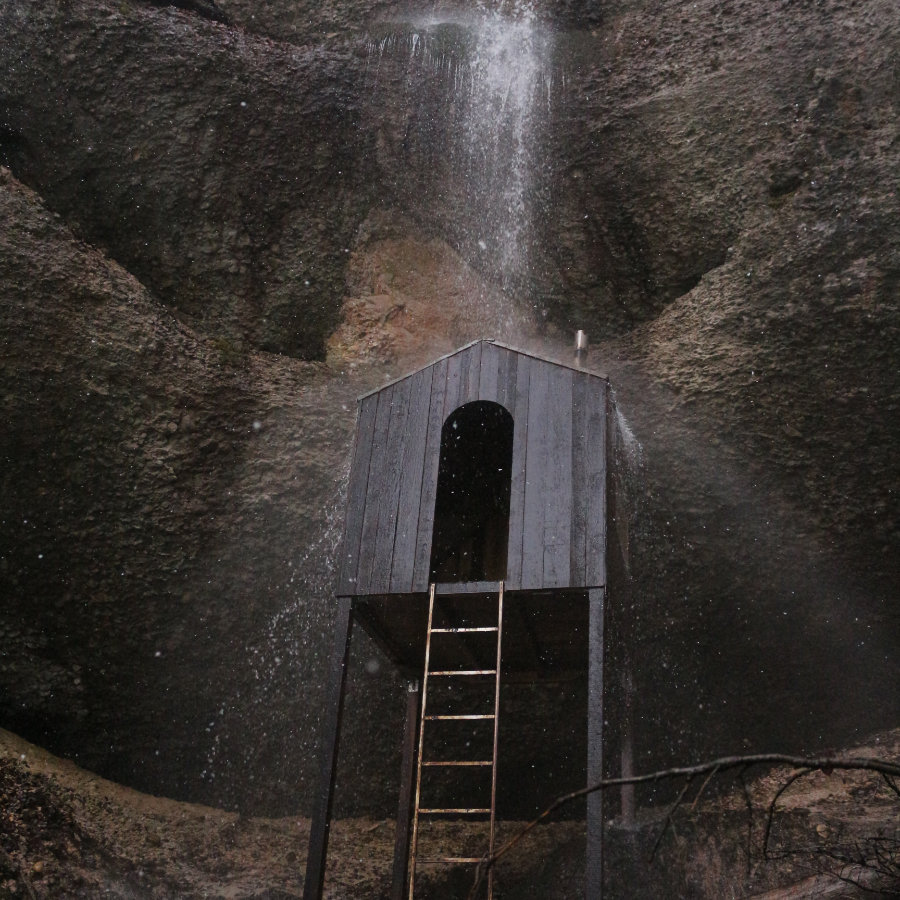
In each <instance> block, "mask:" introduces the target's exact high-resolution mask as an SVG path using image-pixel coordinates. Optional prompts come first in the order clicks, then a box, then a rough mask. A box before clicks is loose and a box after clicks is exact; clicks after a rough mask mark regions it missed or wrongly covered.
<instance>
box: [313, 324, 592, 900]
mask: <svg viewBox="0 0 900 900" xmlns="http://www.w3.org/2000/svg"><path fill="white" fill-rule="evenodd" d="M609 402H610V401H609V384H608V381H607V379H606V378H604V377H601V376H598V375H595V374H593V373H591V372H587V371H583V370H581V369H578V368H575V367H572V366H567V365H563V364H560V363H557V362H552V361H550V360H546V359H542V358H540V357H538V356H535V355H533V354H531V353H526V352H523V351H520V350H516V349H513V348H511V347H507V346H504V345H502V344H499V343H497V342H494V341H487V340H480V341H476V342H474V343H471V344H469V345H467V346H465V347H462V348H461V349H459V350H457V351H455V352H454V353H451V354H449V355H448V356H445V357H443V358H441V359H438V360H436V361H435V362H433V363H432V364H431V365H428V366H426V367H425V368H423V369H420V370H419V371H417V372H414V373H412V374H410V375H407V376H406V377H404V378H400V379H398V380H397V381H394V382H392V383H390V384H387V385H385V386H383V387H381V388H379V389H377V390H375V391H373V392H372V393H370V394H368V395H366V396H364V397H362V398H361V399H360V401H359V410H358V420H357V429H356V440H355V446H354V451H353V458H352V463H351V470H350V480H349V487H348V495H347V512H346V519H345V526H344V535H343V541H342V549H341V556H340V576H339V583H338V589H337V595H338V604H339V617H338V624H337V626H336V635H335V651H334V658H333V664H332V693H333V697H332V707H331V709H330V711H329V715H328V717H326V722H325V731H326V734H325V741H324V743H325V745H326V746H325V753H324V756H323V763H322V776H321V777H322V786H321V791H320V798H319V805H318V807H317V810H316V813H315V816H314V818H315V819H316V821H315V822H314V827H313V834H312V836H311V844H310V854H309V857H308V862H307V881H306V886H305V889H306V893H304V898H305V900H314V898H318V897H320V896H321V890H322V879H323V877H324V854H325V848H326V845H327V828H328V818H329V815H330V804H331V790H332V788H331V784H332V782H333V775H334V761H335V758H336V751H337V737H338V729H339V718H340V709H341V697H342V694H343V678H344V673H345V669H346V654H347V647H348V643H349V634H350V625H351V623H352V621H353V620H354V619H356V620H358V621H359V622H360V623H361V624H362V625H363V626H364V627H365V628H366V630H367V631H368V632H369V633H370V634H371V635H372V637H373V638H374V639H375V640H376V641H377V642H378V643H379V644H380V646H381V647H382V648H383V649H384V651H385V652H386V653H387V655H388V656H389V657H390V659H391V660H392V661H393V662H394V663H395V664H396V665H397V666H398V667H400V669H401V670H402V671H404V672H405V673H406V674H407V676H408V677H409V678H410V679H415V678H418V677H420V676H421V674H422V672H423V665H424V664H425V663H424V656H425V646H426V632H427V631H428V630H429V628H430V625H429V613H428V610H429V606H428V602H429V591H430V586H431V585H434V586H435V587H434V591H435V594H436V595H439V596H440V597H446V598H449V597H453V596H456V597H459V596H461V595H465V594H477V593H482V594H484V595H485V596H487V595H488V594H489V593H490V592H491V591H496V590H497V589H498V586H499V585H500V584H501V583H502V585H503V589H504V591H505V594H506V596H507V598H508V602H507V604H506V605H505V610H506V611H505V613H504V616H503V623H502V624H503V629H502V630H503V642H504V645H503V671H504V673H505V674H504V677H506V673H518V674H519V676H520V677H525V678H533V679H540V678H541V677H542V674H546V673H552V672H554V671H555V672H556V673H557V674H558V671H559V670H560V669H577V670H580V671H583V672H585V676H584V677H587V678H588V679H589V709H588V722H587V723H586V727H587V729H588V733H589V740H588V743H589V752H588V755H589V759H588V765H587V771H588V777H589V778H599V777H600V758H601V743H602V741H601V737H602V650H603V648H602V641H603V598H604V591H605V587H606V523H607V498H606V482H607V446H608V443H609V441H608V436H607V420H608V405H609ZM538 619H539V621H540V626H539V627H536V622H537V621H538ZM497 671H498V672H499V667H498V669H497ZM498 677H499V676H498ZM498 696H499V695H498ZM411 703H412V704H413V705H412V706H410V708H409V711H408V726H407V736H406V739H405V743H406V746H407V750H408V751H409V752H407V753H406V754H405V757H404V759H405V762H404V766H405V772H408V771H410V769H411V767H412V766H413V765H414V762H413V761H412V760H413V758H414V757H415V747H414V738H415V727H414V723H413V721H412V720H414V719H415V715H416V714H415V705H414V701H411ZM422 727H424V725H423V726H422ZM404 777H405V781H404V784H405V787H404V790H405V791H407V792H408V791H409V781H408V777H406V775H405V776H404ZM599 802H600V801H599V794H595V795H592V800H591V801H590V803H589V809H588V818H589V841H588V882H589V884H588V888H587V891H588V894H587V895H588V896H590V897H592V898H597V897H599V896H600V894H599V883H600V882H599V878H600V875H599V873H600V859H599V857H600V848H599V829H600V806H599ZM404 803H405V804H406V808H407V810H408V807H409V798H408V796H407V797H405V798H401V813H400V817H399V819H398V823H399V824H398V851H397V857H396V860H395V885H394V894H393V896H395V897H398V898H399V897H400V896H404V887H403V882H404V878H405V867H406V854H407V853H408V847H405V845H404V838H403V836H402V835H401V834H400V830H401V829H402V828H405V827H407V826H406V825H405V824H404V819H403V816H404V813H403V806H404ZM317 828H318V831H319V834H318V837H317ZM407 830H408V829H407Z"/></svg>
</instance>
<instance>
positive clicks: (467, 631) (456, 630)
mask: <svg viewBox="0 0 900 900" xmlns="http://www.w3.org/2000/svg"><path fill="white" fill-rule="evenodd" d="M496 630H497V626H496V625H495V626H494V627H493V628H432V629H431V633H432V634H471V633H472V632H473V631H496Z"/></svg>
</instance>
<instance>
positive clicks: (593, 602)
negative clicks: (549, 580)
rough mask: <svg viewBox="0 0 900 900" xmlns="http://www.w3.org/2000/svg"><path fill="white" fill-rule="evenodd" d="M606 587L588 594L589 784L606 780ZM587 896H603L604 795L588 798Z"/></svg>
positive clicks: (598, 898) (596, 793)
mask: <svg viewBox="0 0 900 900" xmlns="http://www.w3.org/2000/svg"><path fill="white" fill-rule="evenodd" d="M604 594H605V591H604V589H603V588H592V589H591V590H589V591H588V607H589V613H588V615H589V626H588V627H589V631H588V633H589V644H588V723H587V725H588V760H587V783H588V784H589V785H590V784H596V783H597V782H598V781H600V780H601V779H602V778H603V606H604V599H605V598H604ZM586 882H587V883H586V885H585V897H588V898H590V900H601V898H602V897H603V792H602V791H594V792H593V793H592V794H588V798H587V861H586Z"/></svg>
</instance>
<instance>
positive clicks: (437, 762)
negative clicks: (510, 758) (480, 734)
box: [422, 759, 494, 766]
mask: <svg viewBox="0 0 900 900" xmlns="http://www.w3.org/2000/svg"><path fill="white" fill-rule="evenodd" d="M493 764H494V761H493V760H491V759H484V760H481V759H473V760H467V759H466V760H462V759H453V760H451V759H446V760H444V759H442V760H434V761H433V762H423V763H422V765H423V766H492V765H493Z"/></svg>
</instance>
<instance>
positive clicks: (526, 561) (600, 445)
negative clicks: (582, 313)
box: [338, 342, 607, 596]
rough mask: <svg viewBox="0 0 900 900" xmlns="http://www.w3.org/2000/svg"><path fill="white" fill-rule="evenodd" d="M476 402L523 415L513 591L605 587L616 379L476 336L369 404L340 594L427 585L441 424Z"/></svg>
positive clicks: (362, 416)
mask: <svg viewBox="0 0 900 900" xmlns="http://www.w3.org/2000/svg"><path fill="white" fill-rule="evenodd" d="M475 400H489V401H493V402H495V403H499V404H501V405H502V406H504V407H505V408H506V409H507V410H508V411H509V412H510V414H511V415H512V416H513V421H514V433H513V460H512V485H511V494H510V522H509V552H508V564H507V579H506V580H507V587H508V588H509V589H510V590H532V589H541V588H548V589H552V588H566V587H573V588H579V587H595V586H599V585H603V584H604V583H605V579H606V560H605V556H606V554H605V539H606V400H607V382H606V381H605V379H602V378H599V377H597V376H593V375H589V374H588V373H583V372H578V371H575V370H573V369H569V368H567V367H565V366H559V365H557V364H555V363H552V362H548V361H545V360H541V359H538V358H536V357H533V356H529V355H526V354H523V353H518V352H516V351H514V350H510V349H507V348H505V347H501V346H497V345H496V344H492V343H487V342H479V343H476V344H473V345H471V346H469V347H466V348H464V349H462V350H460V351H459V352H457V353H455V354H453V355H451V356H449V357H446V358H444V359H441V360H438V361H437V362H436V363H434V364H433V365H431V366H428V367H426V368H424V369H422V370H420V371H419V372H416V373H415V374H413V375H411V376H410V377H408V378H404V379H401V380H400V381H398V382H396V383H394V384H392V385H388V386H386V387H385V388H383V389H382V390H381V391H378V392H377V393H375V394H371V395H369V396H368V397H365V398H363V400H362V401H360V406H359V417H358V422H357V429H356V443H355V447H354V452H353V461H352V465H351V472H350V483H349V488H348V495H347V515H346V520H345V527H344V540H343V544H342V566H341V574H340V581H339V588H338V593H339V594H341V595H344V596H346V595H357V596H360V595H365V594H385V593H408V592H414V591H425V590H427V588H428V574H429V567H430V562H431V536H432V531H433V525H434V502H435V497H436V493H437V477H438V463H439V460H440V446H441V429H442V427H443V424H444V422H445V421H446V419H447V417H448V416H449V415H451V414H452V413H453V412H454V411H455V410H456V409H458V408H459V407H460V406H462V405H463V404H465V403H470V402H473V401H475Z"/></svg>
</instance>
